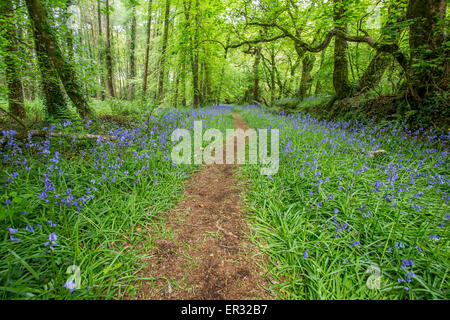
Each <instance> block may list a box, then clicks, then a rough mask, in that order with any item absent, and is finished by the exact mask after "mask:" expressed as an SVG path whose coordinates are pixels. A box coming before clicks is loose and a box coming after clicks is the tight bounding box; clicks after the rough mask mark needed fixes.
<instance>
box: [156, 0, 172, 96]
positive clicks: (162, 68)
mask: <svg viewBox="0 0 450 320" xmlns="http://www.w3.org/2000/svg"><path fill="white" fill-rule="evenodd" d="M169 18H170V0H166V12H165V15H164V33H163V42H162V47H161V59H160V66H159V81H158V82H159V84H158V100H159V101H161V100H162V99H163V98H164V96H163V95H164V92H163V91H164V73H165V66H166V55H167V52H166V51H167V39H168V37H169Z"/></svg>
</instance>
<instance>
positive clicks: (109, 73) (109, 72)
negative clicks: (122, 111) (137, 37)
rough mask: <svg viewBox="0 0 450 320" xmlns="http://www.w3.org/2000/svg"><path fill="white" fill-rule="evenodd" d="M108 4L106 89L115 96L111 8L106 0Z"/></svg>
mask: <svg viewBox="0 0 450 320" xmlns="http://www.w3.org/2000/svg"><path fill="white" fill-rule="evenodd" d="M105 1H106V2H105V6H106V23H105V28H106V32H105V33H106V46H105V62H106V91H107V92H108V95H109V96H110V97H115V93H114V75H113V65H112V64H113V62H112V60H113V56H112V49H111V26H110V21H109V17H110V10H111V7H110V5H109V0H105Z"/></svg>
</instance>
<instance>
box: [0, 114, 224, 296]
mask: <svg viewBox="0 0 450 320" xmlns="http://www.w3.org/2000/svg"><path fill="white" fill-rule="evenodd" d="M230 111H231V109H230V108H229V107H223V106H217V107H209V108H199V109H193V110H189V111H186V110H185V111H182V110H177V109H174V110H171V111H170V112H167V113H165V114H163V115H161V116H157V117H154V116H147V117H145V118H146V120H145V121H144V122H143V123H142V124H140V125H139V126H137V127H135V128H132V129H129V128H125V127H111V128H108V127H106V126H103V125H102V126H101V127H100V130H99V128H98V126H97V127H95V126H93V122H92V121H90V120H87V121H84V128H83V129H82V131H83V132H79V130H80V129H79V128H77V127H74V125H73V123H72V122H71V121H64V122H63V123H60V124H57V125H53V124H52V125H50V126H48V127H44V128H43V129H42V131H43V132H44V137H43V138H33V137H32V136H31V135H28V137H27V138H26V139H17V132H16V131H14V130H4V131H1V133H0V145H3V147H2V148H0V161H1V162H2V166H3V168H4V170H2V172H1V173H0V179H2V180H3V181H6V183H4V185H3V186H4V188H2V191H1V193H0V199H1V200H2V205H3V207H4V208H5V209H8V210H11V211H12V212H17V213H23V214H22V215H20V216H18V217H17V218H15V219H14V220H13V222H12V225H11V226H8V225H6V226H5V228H4V229H3V230H7V233H8V241H9V242H10V243H12V244H14V245H16V246H20V245H21V244H23V243H24V241H23V240H27V241H26V245H27V246H30V244H33V245H35V247H33V248H35V250H36V251H37V252H40V250H41V248H42V246H44V247H46V248H48V249H49V250H50V251H51V252H54V253H55V254H56V253H57V251H55V250H56V248H58V246H60V245H61V244H60V241H58V239H59V238H61V236H63V238H64V236H67V235H65V234H64V233H65V230H66V228H61V227H60V226H62V225H64V223H65V222H64V221H65V219H64V215H72V214H79V213H81V212H82V210H83V208H84V207H85V206H86V205H88V204H89V201H91V200H93V199H95V198H96V197H97V195H98V193H99V192H101V191H102V190H104V189H105V188H106V186H107V185H113V184H119V183H122V181H124V180H126V179H130V178H131V177H133V176H134V177H136V179H135V181H134V182H135V183H139V181H141V179H143V178H145V179H146V180H145V181H148V180H150V181H149V183H151V184H152V185H154V186H158V185H159V184H161V182H162V180H163V179H164V177H163V176H160V175H159V173H158V172H156V171H155V170H154V166H155V163H158V168H159V167H160V165H159V163H161V162H163V163H165V165H164V166H165V167H167V168H168V169H170V170H173V171H174V172H179V176H180V177H183V178H184V177H186V176H187V172H186V171H187V170H186V169H184V168H183V167H181V168H182V170H180V168H178V167H175V166H173V165H172V164H171V161H170V152H171V150H172V147H173V145H174V143H172V141H171V134H172V132H173V131H174V130H175V129H177V128H180V127H181V128H183V127H184V128H187V129H190V130H193V122H194V121H195V120H202V121H203V124H204V128H205V129H206V128H209V127H211V126H212V125H213V124H214V127H218V126H219V127H220V126H222V127H224V125H225V121H226V120H225V118H226V116H227V115H229V114H230ZM75 130H76V131H75ZM59 132H66V133H70V135H69V139H68V141H67V142H68V143H67V144H65V145H63V142H64V141H63V139H64V137H62V136H61V135H59V134H58V133H59ZM74 132H76V133H74ZM84 133H89V134H93V135H98V137H97V138H96V139H92V141H91V142H92V144H91V145H90V147H88V148H87V149H81V150H80V148H82V147H80V145H78V140H79V139H77V135H78V134H80V135H82V134H84ZM67 154H68V155H69V156H67ZM71 155H72V156H71ZM74 157H75V158H77V160H78V161H82V162H83V165H84V167H85V172H87V173H86V176H83V178H85V180H86V181H72V179H71V178H70V177H71V176H70V175H71V174H72V172H71V169H72V168H71V166H72V163H71V162H72V161H73V158H74ZM149 172H153V175H148V173H149ZM27 177H32V178H34V179H36V180H34V181H32V180H27V179H32V178H27ZM68 177H69V178H68ZM127 181H129V180H127ZM30 185H31V186H35V187H34V188H35V190H36V193H35V194H34V195H27V198H26V201H25V198H24V199H23V200H22V201H19V202H20V203H18V204H16V203H15V202H14V201H12V199H11V196H10V194H11V192H16V193H17V194H19V197H20V196H21V190H23V188H24V187H25V186H27V187H29V186H30ZM27 192H28V191H27ZM25 205H26V206H27V210H28V214H26V212H27V211H26V210H23V209H24V206H25ZM29 205H31V206H29ZM37 207H39V209H36V208H37ZM36 210H39V211H41V212H51V211H54V212H56V214H57V215H56V216H55V215H52V219H46V218H45V216H44V217H38V215H37V214H36V213H37V212H35V211H36ZM45 223H46V225H45V227H44V228H43V226H42V225H43V224H45ZM20 230H23V232H21V231H20ZM37 230H40V232H36V231H37ZM44 237H45V240H44V241H43V239H44ZM15 250H17V249H15ZM65 287H67V288H68V289H69V290H72V289H73V287H72V284H70V283H66V285H65Z"/></svg>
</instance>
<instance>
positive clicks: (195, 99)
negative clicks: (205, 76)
mask: <svg viewBox="0 0 450 320" xmlns="http://www.w3.org/2000/svg"><path fill="white" fill-rule="evenodd" d="M199 10H200V2H199V0H196V2H195V18H194V37H193V41H192V55H191V59H192V87H193V106H194V108H197V107H199V106H200V90H199V87H198V37H199V28H200V13H199Z"/></svg>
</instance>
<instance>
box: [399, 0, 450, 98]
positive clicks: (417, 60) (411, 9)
mask: <svg viewBox="0 0 450 320" xmlns="http://www.w3.org/2000/svg"><path fill="white" fill-rule="evenodd" d="M446 10H447V0H409V3H408V9H407V18H408V19H409V21H410V30H409V47H410V52H411V55H410V63H409V65H410V70H409V76H410V78H409V90H408V92H409V93H410V95H411V96H412V97H413V100H414V101H415V103H416V104H419V103H420V102H422V101H423V100H424V99H425V98H426V97H427V96H428V95H429V94H430V93H431V92H433V91H436V90H447V89H448V85H449V58H448V57H449V49H448V46H446V45H445V42H446V37H447V35H446V33H447V32H448V30H446V27H448V25H447V26H446V24H445V23H444V18H445V15H446Z"/></svg>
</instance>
